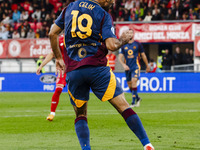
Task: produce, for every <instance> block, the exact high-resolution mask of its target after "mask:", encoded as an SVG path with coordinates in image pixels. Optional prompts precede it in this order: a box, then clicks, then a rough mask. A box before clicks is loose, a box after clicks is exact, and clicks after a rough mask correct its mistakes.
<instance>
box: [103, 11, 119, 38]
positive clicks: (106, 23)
mask: <svg viewBox="0 0 200 150" xmlns="http://www.w3.org/2000/svg"><path fill="white" fill-rule="evenodd" d="M114 32H115V30H114V27H113V25H112V18H111V16H110V15H109V14H108V13H107V12H106V13H105V17H104V20H103V25H102V38H103V40H105V39H107V38H116V35H115V33H114Z"/></svg>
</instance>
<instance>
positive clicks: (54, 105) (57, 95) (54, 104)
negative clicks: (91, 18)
mask: <svg viewBox="0 0 200 150" xmlns="http://www.w3.org/2000/svg"><path fill="white" fill-rule="evenodd" d="M62 90H63V89H62V88H56V90H55V92H54V94H53V96H52V100H51V112H55V111H56V108H57V106H58V102H59V98H60V94H61V93H62Z"/></svg>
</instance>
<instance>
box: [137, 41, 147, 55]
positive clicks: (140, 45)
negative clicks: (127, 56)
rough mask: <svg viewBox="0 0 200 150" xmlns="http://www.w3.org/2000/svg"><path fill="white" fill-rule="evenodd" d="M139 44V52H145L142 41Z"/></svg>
mask: <svg viewBox="0 0 200 150" xmlns="http://www.w3.org/2000/svg"><path fill="white" fill-rule="evenodd" d="M138 44H139V52H140V53H144V52H145V50H144V47H143V46H142V44H141V43H138Z"/></svg>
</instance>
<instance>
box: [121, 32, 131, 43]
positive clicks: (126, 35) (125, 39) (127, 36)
mask: <svg viewBox="0 0 200 150" xmlns="http://www.w3.org/2000/svg"><path fill="white" fill-rule="evenodd" d="M132 38H133V30H127V31H124V32H123V33H122V35H121V37H120V39H121V40H122V41H123V43H125V44H126V43H128V42H129V41H130V40H131V39H132Z"/></svg>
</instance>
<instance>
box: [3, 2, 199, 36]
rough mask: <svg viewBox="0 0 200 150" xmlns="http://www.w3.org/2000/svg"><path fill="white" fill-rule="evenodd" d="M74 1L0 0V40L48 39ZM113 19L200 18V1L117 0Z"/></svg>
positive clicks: (112, 13)
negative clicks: (50, 31) (64, 11)
mask: <svg viewBox="0 0 200 150" xmlns="http://www.w3.org/2000/svg"><path fill="white" fill-rule="evenodd" d="M72 1H74V0H0V39H8V38H45V37H48V32H49V30H50V27H51V25H52V24H53V23H54V21H55V19H56V18H57V16H58V15H59V14H60V13H61V11H62V9H63V8H64V7H65V6H67V5H68V4H69V3H70V2H72ZM108 11H109V13H110V15H111V16H112V17H113V20H114V21H156V20H196V19H200V0H115V4H114V5H113V7H112V8H110V9H109V10H108Z"/></svg>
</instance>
